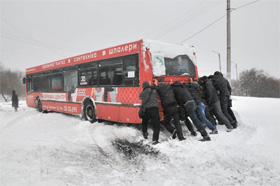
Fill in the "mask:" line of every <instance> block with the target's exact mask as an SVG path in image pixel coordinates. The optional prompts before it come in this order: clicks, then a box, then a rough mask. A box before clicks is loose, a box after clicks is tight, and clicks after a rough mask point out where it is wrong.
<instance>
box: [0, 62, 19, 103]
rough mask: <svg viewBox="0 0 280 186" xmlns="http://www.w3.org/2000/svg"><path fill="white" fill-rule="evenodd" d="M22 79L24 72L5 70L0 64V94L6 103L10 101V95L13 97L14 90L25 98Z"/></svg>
mask: <svg viewBox="0 0 280 186" xmlns="http://www.w3.org/2000/svg"><path fill="white" fill-rule="evenodd" d="M22 78H23V72H19V71H11V70H10V69H5V68H4V66H3V65H2V64H1V63H0V94H1V95H2V97H3V98H4V100H5V101H6V102H7V101H8V99H7V98H8V95H11V93H12V90H15V91H16V92H17V94H18V95H19V96H24V85H23V84H22V81H21V79H22Z"/></svg>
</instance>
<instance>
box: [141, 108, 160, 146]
mask: <svg viewBox="0 0 280 186" xmlns="http://www.w3.org/2000/svg"><path fill="white" fill-rule="evenodd" d="M150 119H151V120H152V125H153V141H158V138H159V130H160V118H159V108H157V107H153V108H147V111H146V114H145V116H144V117H143V119H142V132H143V133H146V132H147V130H148V128H147V125H148V121H149V120H150Z"/></svg>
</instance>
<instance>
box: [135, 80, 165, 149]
mask: <svg viewBox="0 0 280 186" xmlns="http://www.w3.org/2000/svg"><path fill="white" fill-rule="evenodd" d="M142 87H143V91H142V92H141V93H140V95H139V99H141V100H142V105H143V104H145V107H146V113H145V116H144V117H143V119H142V132H143V137H144V138H145V139H147V138H148V131H147V130H148V129H147V124H148V121H149V120H150V119H151V120H152V125H153V139H152V140H153V142H152V144H157V143H158V139H159V131H160V117H159V103H158V94H157V91H156V90H155V88H154V87H151V86H150V84H149V82H147V81H144V82H143V84H142Z"/></svg>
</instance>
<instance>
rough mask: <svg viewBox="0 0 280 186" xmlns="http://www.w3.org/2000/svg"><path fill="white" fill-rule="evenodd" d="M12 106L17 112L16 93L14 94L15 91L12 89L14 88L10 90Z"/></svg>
mask: <svg viewBox="0 0 280 186" xmlns="http://www.w3.org/2000/svg"><path fill="white" fill-rule="evenodd" d="M12 107H14V109H15V112H17V109H18V95H17V94H16V91H14V90H13V92H12Z"/></svg>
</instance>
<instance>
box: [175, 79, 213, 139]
mask: <svg viewBox="0 0 280 186" xmlns="http://www.w3.org/2000/svg"><path fill="white" fill-rule="evenodd" d="M172 88H173V91H174V95H175V99H176V100H177V103H178V104H179V105H180V106H183V107H184V108H185V112H186V116H189V117H190V118H191V120H192V121H193V123H194V125H195V126H196V128H197V129H198V131H199V132H200V134H201V136H202V137H203V139H201V141H210V140H211V138H210V137H209V136H208V134H207V132H206V130H205V129H204V128H203V125H202V122H201V121H200V120H199V119H198V118H197V115H196V113H195V110H196V108H197V105H196V103H195V101H194V99H193V97H192V96H191V94H190V92H189V91H188V88H187V87H185V86H183V84H182V83H181V82H179V81H175V82H174V83H173V84H172Z"/></svg>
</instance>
